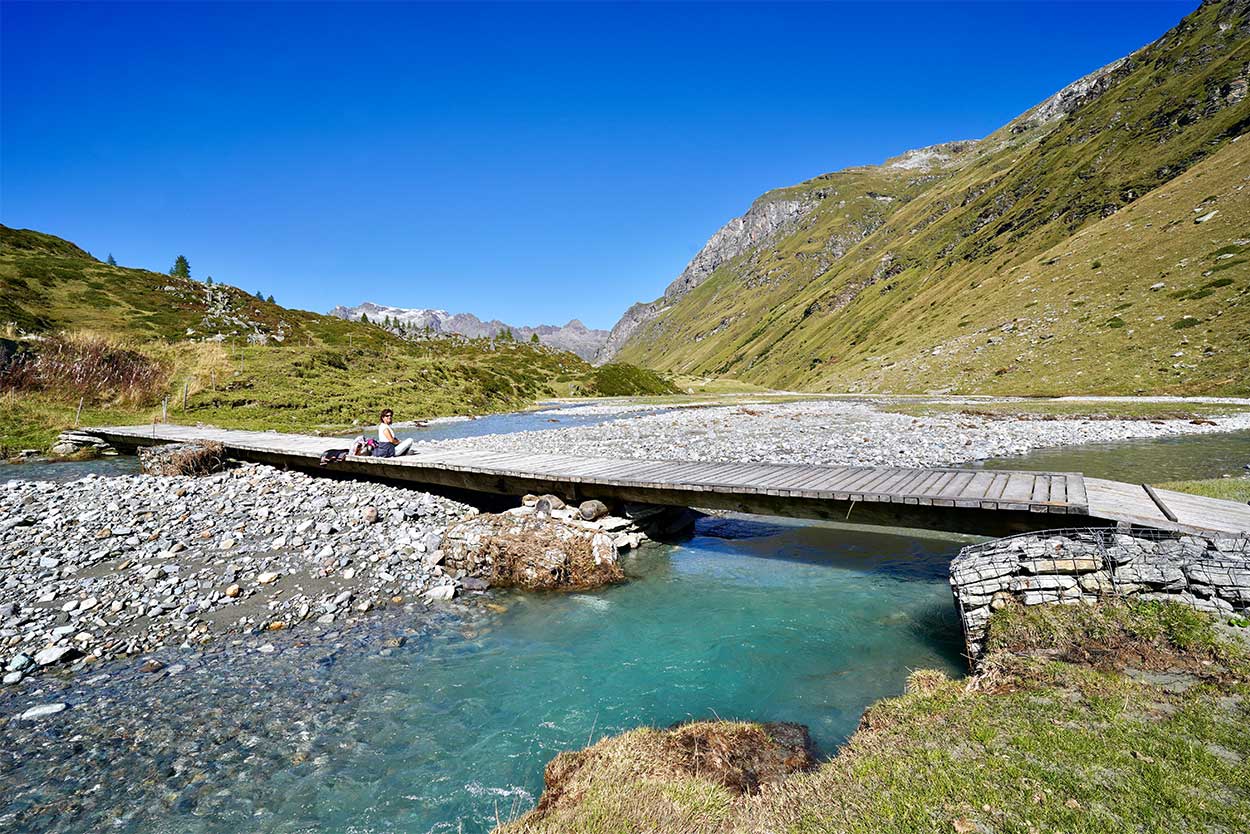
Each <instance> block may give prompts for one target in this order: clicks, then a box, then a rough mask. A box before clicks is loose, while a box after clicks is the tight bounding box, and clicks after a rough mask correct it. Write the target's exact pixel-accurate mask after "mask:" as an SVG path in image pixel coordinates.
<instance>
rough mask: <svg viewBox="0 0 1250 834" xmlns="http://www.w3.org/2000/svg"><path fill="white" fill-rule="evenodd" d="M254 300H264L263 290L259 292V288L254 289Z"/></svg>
mask: <svg viewBox="0 0 1250 834" xmlns="http://www.w3.org/2000/svg"><path fill="white" fill-rule="evenodd" d="M256 300H257V301H264V300H265V294H264V293H263V292H261V291H260V290H257V291H256Z"/></svg>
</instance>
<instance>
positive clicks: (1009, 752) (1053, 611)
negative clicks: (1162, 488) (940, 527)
mask: <svg viewBox="0 0 1250 834" xmlns="http://www.w3.org/2000/svg"><path fill="white" fill-rule="evenodd" d="M991 631H992V632H997V633H998V635H999V637H998V638H997V643H996V648H995V649H994V650H993V653H992V654H991V655H990V656H989V657H988V658H987V659H986V660H985V662H984V663H983V666H982V671H981V672H980V673H979V674H978V675H977V676H975V677H974V678H972V679H971V680H967V681H953V680H947V679H946V677H945V676H944V675H942V674H941V673H940V672H916V673H913V675H912V676H911V678H910V680H909V684H908V692H907V694H905V695H902V696H901V697H898V698H891V699H888V700H885V701H882V702H879V703H877V704H874V705H873V706H871V707H870V708H869V709H868V710H867V712H866V713H865V715H864V718H863V720H862V722H861V725H860V729H859V730H858V731H857V732H856V733H855V735H854V736H852V738H851V739H850V740H849V741H848V743H847V744H846V745H845V746H844V747H843V749H842V750H841V751H840V752H839V753H838V754H837V756H835V757H834V758H833V759H831V760H830V761H828V762H826V763H824V764H823V765H821V766H820V767H819V769H817V770H815V771H813V772H810V773H808V774H802V775H796V776H791V777H789V778H787V779H786V780H785V781H783V782H781V783H779V784H776V785H774V786H770V787H769V789H767V790H766V791H764V792H763V793H761V794H759V795H758V796H746V797H744V796H739V795H737V794H734V793H732V792H730V791H729V790H727V789H725V788H724V787H721V786H720V785H718V784H715V783H713V782H711V781H709V780H706V779H700V778H698V777H694V776H689V775H674V774H673V772H672V771H671V769H670V768H667V767H665V762H664V761H663V759H662V758H657V757H656V755H655V752H654V751H655V750H656V749H657V747H659V746H658V745H657V744H656V737H657V735H662V734H663V733H666V732H668V731H657V730H653V729H640V730H634V731H631V732H629V733H626V734H624V735H621V736H617V737H613V738H609V739H605V740H603V741H600V742H599V743H598V744H596V745H594V746H593V747H591V748H589V750H588V751H587V753H586V754H585V755H586V756H587V757H588V764H586V765H584V766H583V767H582V770H581V771H580V772H579V773H578V774H577V776H576V777H575V778H574V779H573V780H572V782H571V783H569V784H566V785H565V794H564V798H563V799H561V800H557V801H555V802H554V803H552V807H551V808H550V809H549V810H548V811H547V812H546V813H545V814H539V813H531V814H528V815H527V816H525V817H523V818H521V819H520V820H518V821H516V822H514V823H512V824H511V825H506V826H504V828H503V831H505V832H509V834H517V833H518V832H557V831H558V832H624V831H682V832H690V834H700V833H702V832H746V831H777V832H782V831H784V832H789V834H816V832H821V833H822V834H832V832H847V834H896V833H897V834H903V833H904V832H907V834H920V833H921V832H926V833H927V832H939V831H945V832H951V831H954V832H976V831H993V832H1011V833H1012V834H1016V833H1018V834H1026V833H1027V832H1050V831H1065V832H1100V833H1101V832H1173V831H1245V830H1250V769H1248V768H1247V767H1246V757H1247V756H1250V735H1247V734H1246V733H1245V731H1244V726H1245V721H1246V720H1247V718H1248V717H1250V714H1248V710H1247V701H1246V697H1247V695H1248V694H1250V689H1248V688H1247V686H1246V683H1245V681H1246V678H1245V664H1244V657H1245V650H1244V648H1243V647H1242V645H1238V644H1232V643H1230V642H1228V641H1227V640H1226V639H1225V638H1223V637H1221V636H1220V635H1219V633H1218V632H1217V631H1216V629H1215V628H1214V627H1213V625H1212V622H1211V620H1210V619H1209V618H1208V617H1207V615H1203V614H1195V613H1194V612H1193V611H1192V610H1190V609H1188V608H1184V607H1181V606H1175V605H1151V604H1133V605H1128V606H1116V605H1104V606H1099V607H1097V608H1088V607H1086V606H1062V607H1054V608H1046V609H1045V610H1040V609H1033V610H1030V611H1028V612H1021V611H1018V610H1017V611H1011V610H1010V609H1008V610H1007V611H1005V612H1000V613H999V614H996V615H995V618H994V620H993V621H992V623H991ZM1094 644H1097V645H1099V646H1103V647H1108V646H1109V647H1114V648H1115V649H1116V651H1115V652H1112V653H1110V654H1107V653H1104V654H1101V655H1099V662H1098V663H1097V664H1096V665H1094V666H1091V665H1088V664H1085V663H1076V662H1065V661H1062V660H1053V659H1050V658H1051V657H1052V656H1053V654H1054V650H1055V649H1056V647H1059V648H1064V649H1068V650H1070V649H1071V648H1072V646H1078V647H1079V646H1087V647H1088V646H1093V645H1094ZM1008 646H1010V649H1009V648H1007V647H1008ZM1078 654H1079V652H1078ZM1143 658H1144V659H1143ZM1143 663H1146V664H1148V665H1147V666H1146V667H1144V668H1148V669H1167V668H1176V669H1183V670H1186V671H1185V672H1184V673H1183V674H1182V677H1185V676H1186V675H1188V676H1189V677H1188V678H1187V681H1188V683H1189V686H1188V687H1187V688H1184V689H1183V691H1179V690H1178V688H1177V687H1165V686H1163V685H1156V684H1154V683H1151V682H1150V681H1151V680H1152V679H1151V678H1149V677H1146V676H1144V675H1142V674H1140V673H1138V672H1136V671H1133V670H1135V669H1139V668H1143V667H1142V665H1141V664H1143ZM1154 680H1158V679H1157V678H1155V679H1154ZM660 749H662V748H660ZM583 774H584V776H583Z"/></svg>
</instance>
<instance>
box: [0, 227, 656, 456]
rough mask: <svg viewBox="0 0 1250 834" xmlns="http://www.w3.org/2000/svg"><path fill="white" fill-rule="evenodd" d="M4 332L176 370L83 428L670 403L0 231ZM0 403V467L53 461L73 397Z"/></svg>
mask: <svg viewBox="0 0 1250 834" xmlns="http://www.w3.org/2000/svg"><path fill="white" fill-rule="evenodd" d="M6 323H7V327H8V331H9V334H10V337H15V336H23V335H24V334H25V335H27V336H30V338H25V337H23V343H24V344H25V345H26V346H28V347H29V348H30V349H32V350H38V349H39V345H40V342H39V340H38V337H39V336H40V335H41V334H47V333H54V332H70V333H76V332H79V333H82V332H85V335H99V336H102V337H104V338H105V339H107V340H108V341H110V342H111V343H113V344H116V345H117V346H119V347H124V348H126V349H130V350H135V351H138V352H140V353H142V354H144V355H146V356H149V357H151V358H153V359H156V360H159V361H160V362H161V363H162V364H163V366H165V367H167V368H169V369H170V373H169V378H168V385H167V388H166V389H165V390H160V391H155V392H153V393H152V395H151V396H150V397H148V398H147V399H145V400H144V401H141V402H124V401H122V399H121V398H120V397H119V396H110V395H108V393H107V392H105V393H102V394H101V395H100V396H98V397H95V398H94V399H93V400H92V401H90V402H87V403H86V404H85V406H84V411H83V414H82V419H81V423H82V424H83V425H92V424H95V425H100V424H110V423H111V424H119V423H146V422H149V421H151V420H153V419H156V418H159V416H160V415H161V414H162V402H163V401H165V400H168V418H169V419H170V421H172V422H184V423H194V422H205V423H212V424H215V425H218V426H221V427H224V428H245V429H270V428H272V429H277V430H279V431H294V432H324V433H331V432H341V431H345V430H350V429H352V428H353V427H355V426H357V425H371V424H373V423H375V422H376V419H377V414H378V412H379V411H380V410H381V409H382V408H384V407H386V408H392V409H394V411H395V413H396V417H397V419H400V420H408V419H419V418H428V417H438V416H446V415H451V414H483V413H488V412H495V411H507V410H513V409H518V408H524V407H526V406H527V405H529V404H531V403H533V402H534V401H535V400H536V399H540V398H546V397H555V396H567V395H568V394H570V393H572V392H574V391H579V392H581V393H583V394H587V395H596V396H601V395H604V393H605V391H612V392H615V391H618V390H619V391H620V392H622V393H640V394H663V393H667V392H670V391H673V390H675V389H673V388H672V386H671V385H670V384H668V383H667V381H666V380H664V379H663V377H662V376H661V375H659V374H656V373H655V372H653V371H646V370H642V369H640V368H634V367H631V366H628V365H613V366H607V367H605V368H599V369H595V368H592V367H591V366H590V365H589V364H588V363H586V362H585V361H584V360H582V359H580V358H578V357H577V356H575V355H573V354H571V353H567V352H562V351H554V350H551V349H549V348H547V347H545V346H542V345H533V344H530V343H528V342H523V343H518V342H511V341H503V340H500V341H494V340H490V339H463V338H459V337H455V338H440V339H433V340H428V341H407V340H404V339H402V338H400V337H399V336H396V335H394V334H392V333H389V332H387V331H386V330H384V329H383V328H381V327H377V326H374V325H370V324H365V323H362V322H358V321H344V320H342V319H338V318H335V317H332V316H323V315H319V314H317V313H310V312H307V311H303V310H291V309H287V308H284V307H281V306H279V305H277V304H270V303H268V302H264V301H260V300H258V299H256V298H255V297H254V296H253V295H251V294H250V293H247V292H244V291H242V290H239V289H237V288H235V287H230V286H227V285H223V284H220V283H218V284H215V285H213V286H211V287H210V286H206V285H204V284H200V283H199V282H197V281H192V280H187V279H179V278H173V277H170V276H168V275H161V274H159V273H153V272H147V271H145V270H136V269H127V268H125V267H110V266H108V265H106V264H102V263H100V262H99V261H96V260H94V259H92V258H90V257H89V256H87V254H86V253H85V252H83V251H82V250H81V249H79V248H78V247H76V246H74V245H73V244H71V243H68V242H67V241H62V240H60V239H58V238H55V237H52V236H50V235H46V234H42V233H39V232H32V231H29V230H16V229H9V228H7V227H3V226H0V325H5V324H6ZM87 328H89V331H87ZM184 391H185V393H186V401H185V405H184V401H183V400H184ZM0 402H4V403H5V405H6V407H5V409H4V413H3V415H0V453H3V454H11V453H13V452H16V451H18V450H21V449H27V448H33V449H46V448H47V447H48V446H49V445H50V444H51V442H52V441H53V439H54V438H55V436H56V435H57V433H59V432H60V431H61V430H62V429H64V428H68V427H71V426H72V425H73V423H74V415H75V411H76V409H77V406H78V396H77V395H76V394H70V392H69V391H68V390H61V391H57V390H41V391H25V390H23V391H13V390H9V391H0Z"/></svg>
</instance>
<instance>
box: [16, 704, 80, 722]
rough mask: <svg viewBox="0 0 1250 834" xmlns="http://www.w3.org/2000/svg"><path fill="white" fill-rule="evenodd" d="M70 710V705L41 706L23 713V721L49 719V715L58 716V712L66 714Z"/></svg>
mask: <svg viewBox="0 0 1250 834" xmlns="http://www.w3.org/2000/svg"><path fill="white" fill-rule="evenodd" d="M68 708H69V704H64V703H61V704H41V705H39V706H37V707H31V708H30V709H28V710H26V712H24V713H22V715H21V719H22V720H23V721H34V720H36V719H39V718H47V717H48V716H49V715H56V714H57V713H58V712H65V710H67V709H68Z"/></svg>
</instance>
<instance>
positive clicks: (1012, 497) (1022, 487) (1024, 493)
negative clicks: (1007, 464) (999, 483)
mask: <svg viewBox="0 0 1250 834" xmlns="http://www.w3.org/2000/svg"><path fill="white" fill-rule="evenodd" d="M1036 477H1037V476H1036V475H1027V474H1024V473H1022V472H1012V473H1011V474H1010V475H1009V476H1008V479H1007V486H1006V488H1004V489H1003V495H1002V501H1003V502H1004V503H1006V504H1007V507H1008V509H1014V510H1024V509H1028V503H1029V498H1030V496H1032V495H1033V480H1034V478H1036Z"/></svg>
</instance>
